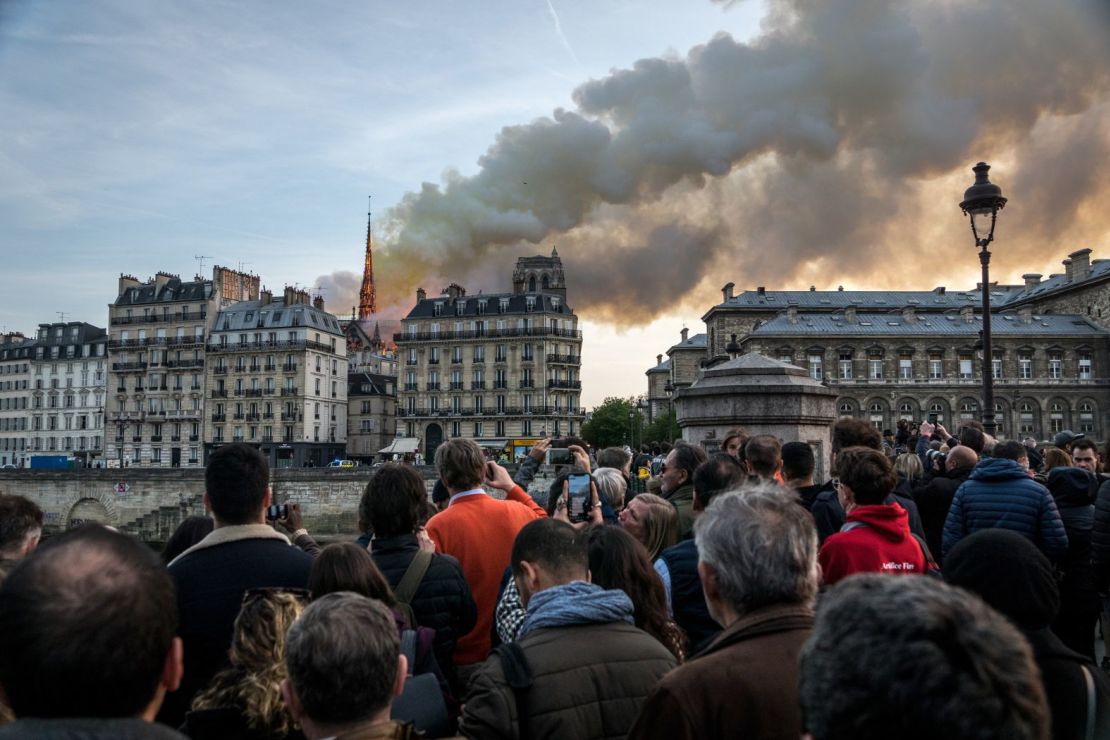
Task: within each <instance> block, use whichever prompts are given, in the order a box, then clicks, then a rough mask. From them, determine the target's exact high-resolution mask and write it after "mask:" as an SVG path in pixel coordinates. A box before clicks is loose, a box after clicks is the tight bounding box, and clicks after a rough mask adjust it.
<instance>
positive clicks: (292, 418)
mask: <svg viewBox="0 0 1110 740" xmlns="http://www.w3.org/2000/svg"><path fill="white" fill-rule="evenodd" d="M300 418H301V415H300V414H298V413H296V412H293V413H291V414H289V413H282V415H281V420H282V421H300Z"/></svg>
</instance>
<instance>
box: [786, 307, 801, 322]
mask: <svg viewBox="0 0 1110 740" xmlns="http://www.w3.org/2000/svg"><path fill="white" fill-rule="evenodd" d="M786 320H787V321H788V322H789V323H791V324H797V323H798V304H797V303H794V302H791V303H790V305H789V306H787V307H786Z"/></svg>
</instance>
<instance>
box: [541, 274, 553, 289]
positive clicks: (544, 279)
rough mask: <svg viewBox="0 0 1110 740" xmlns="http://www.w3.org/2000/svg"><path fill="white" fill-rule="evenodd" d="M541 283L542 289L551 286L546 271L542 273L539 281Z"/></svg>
mask: <svg viewBox="0 0 1110 740" xmlns="http://www.w3.org/2000/svg"><path fill="white" fill-rule="evenodd" d="M541 284H542V285H543V289H544V290H547V289H548V288H549V287H550V286H551V278H549V277H548V276H547V273H546V272H545V273H544V274H543V280H542V281H541Z"/></svg>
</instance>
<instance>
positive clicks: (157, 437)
mask: <svg viewBox="0 0 1110 740" xmlns="http://www.w3.org/2000/svg"><path fill="white" fill-rule="evenodd" d="M150 441H151V442H161V441H162V435H161V434H155V435H151V437H150Z"/></svg>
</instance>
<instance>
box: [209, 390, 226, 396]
mask: <svg viewBox="0 0 1110 740" xmlns="http://www.w3.org/2000/svg"><path fill="white" fill-rule="evenodd" d="M211 398H227V391H226V390H222V391H212V396H211Z"/></svg>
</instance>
